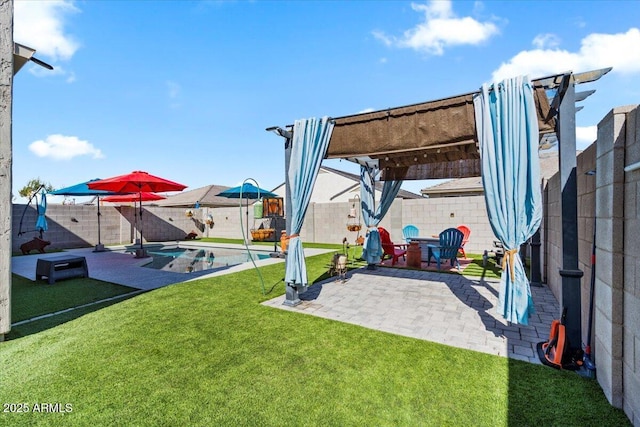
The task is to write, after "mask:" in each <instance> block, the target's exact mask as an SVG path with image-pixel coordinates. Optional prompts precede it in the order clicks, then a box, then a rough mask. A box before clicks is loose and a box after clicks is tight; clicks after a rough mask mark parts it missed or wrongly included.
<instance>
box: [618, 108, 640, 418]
mask: <svg viewBox="0 0 640 427" xmlns="http://www.w3.org/2000/svg"><path fill="white" fill-rule="evenodd" d="M625 124H626V126H625V140H626V141H625V157H624V165H625V167H626V166H631V165H637V164H638V163H639V162H640V108H638V107H637V106H636V107H635V108H633V109H631V110H630V111H628V112H627V113H626V120H625ZM638 230H640V169H638V170H635V171H629V172H626V173H625V174H624V242H623V253H624V257H623V259H624V270H623V277H624V279H623V283H624V287H623V300H624V313H623V316H622V325H623V337H622V340H623V348H622V378H623V381H622V408H623V409H624V412H625V413H626V414H627V416H628V417H629V419H630V420H631V421H632V422H633V424H634V425H636V426H640V398H638V396H640V239H639V238H638Z"/></svg>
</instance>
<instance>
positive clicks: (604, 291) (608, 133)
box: [594, 107, 629, 407]
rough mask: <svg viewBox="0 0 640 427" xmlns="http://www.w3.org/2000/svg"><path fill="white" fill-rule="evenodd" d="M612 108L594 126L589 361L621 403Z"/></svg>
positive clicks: (619, 198) (617, 115) (617, 128)
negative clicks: (592, 340)
mask: <svg viewBox="0 0 640 427" xmlns="http://www.w3.org/2000/svg"><path fill="white" fill-rule="evenodd" d="M628 112H629V107H621V108H615V109H614V110H612V111H611V112H610V113H609V114H607V116H605V117H604V118H603V119H602V121H601V122H600V123H599V124H598V141H597V161H596V168H597V170H598V171H599V172H600V171H601V172H603V173H598V174H597V175H596V218H597V219H596V238H597V247H596V262H597V263H596V283H595V285H596V293H595V295H596V297H595V312H594V317H595V361H596V366H597V372H598V382H599V383H600V385H601V387H602V389H603V391H604V394H605V396H607V398H608V399H609V401H610V402H611V404H612V405H614V406H616V407H622V405H623V388H622V386H623V375H622V356H623V345H622V342H623V331H624V328H623V319H624V305H623V302H624V278H623V272H624V259H623V236H624V178H625V176H624V150H625V126H626V123H625V121H626V113H628Z"/></svg>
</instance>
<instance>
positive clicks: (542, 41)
mask: <svg viewBox="0 0 640 427" xmlns="http://www.w3.org/2000/svg"><path fill="white" fill-rule="evenodd" d="M532 43H533V46H535V48H536V49H545V48H556V47H558V46H559V45H560V38H558V36H556V35H555V34H550V33H547V34H538V35H537V36H536V37H535V38H534V39H533V42H532Z"/></svg>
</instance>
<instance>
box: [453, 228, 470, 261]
mask: <svg viewBox="0 0 640 427" xmlns="http://www.w3.org/2000/svg"><path fill="white" fill-rule="evenodd" d="M456 228H457V229H458V230H460V231H462V243H461V244H460V250H459V252H460V253H461V254H462V257H463V258H466V257H467V254H466V253H465V252H464V244H465V243H467V240H469V234H471V230H470V229H469V227H467V226H466V225H459V226H457V227H456Z"/></svg>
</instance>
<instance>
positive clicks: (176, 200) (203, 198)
mask: <svg viewBox="0 0 640 427" xmlns="http://www.w3.org/2000/svg"><path fill="white" fill-rule="evenodd" d="M229 188H231V187H227V186H224V185H206V186H204V187H199V188H196V189H193V190H190V191H183V192H181V193H178V194H174V195H172V196H168V197H167V198H166V199H164V200H158V201H157V202H154V203H153V204H154V205H157V206H167V207H184V208H192V207H194V206H195V204H196V202H198V203H200V206H202V207H210V208H215V207H225V206H227V207H228V206H238V203H239V201H238V200H237V199H229V198H226V197H221V196H218V194H220V193H221V192H223V191H224V190H227V189H229ZM249 203H252V200H251V199H250V200H249ZM243 204H246V202H244V203H243Z"/></svg>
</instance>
